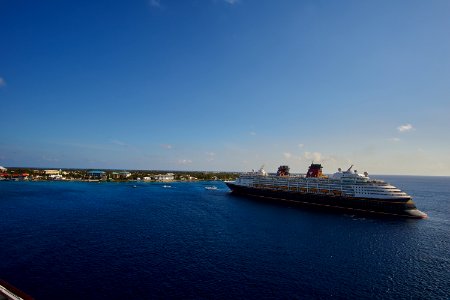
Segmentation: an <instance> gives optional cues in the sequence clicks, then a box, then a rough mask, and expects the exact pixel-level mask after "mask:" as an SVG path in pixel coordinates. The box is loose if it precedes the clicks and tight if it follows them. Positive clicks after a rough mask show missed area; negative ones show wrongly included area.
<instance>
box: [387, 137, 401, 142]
mask: <svg viewBox="0 0 450 300" xmlns="http://www.w3.org/2000/svg"><path fill="white" fill-rule="evenodd" d="M389 141H391V142H396V143H397V142H400V141H401V140H400V139H399V138H396V137H395V138H390V139H389Z"/></svg>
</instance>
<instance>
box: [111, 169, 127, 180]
mask: <svg viewBox="0 0 450 300" xmlns="http://www.w3.org/2000/svg"><path fill="white" fill-rule="evenodd" d="M130 176H131V173H130V172H128V171H122V172H112V173H111V176H110V177H111V178H112V179H127V178H128V177H130Z"/></svg>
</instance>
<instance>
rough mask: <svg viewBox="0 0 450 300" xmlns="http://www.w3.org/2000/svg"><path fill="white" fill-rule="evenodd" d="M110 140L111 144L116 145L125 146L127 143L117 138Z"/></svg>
mask: <svg viewBox="0 0 450 300" xmlns="http://www.w3.org/2000/svg"><path fill="white" fill-rule="evenodd" d="M110 142H111V144H114V145H118V146H127V144H125V143H124V142H122V141H119V140H110Z"/></svg>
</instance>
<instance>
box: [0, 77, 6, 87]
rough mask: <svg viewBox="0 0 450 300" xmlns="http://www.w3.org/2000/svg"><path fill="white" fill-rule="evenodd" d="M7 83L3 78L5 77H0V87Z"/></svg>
mask: <svg viewBox="0 0 450 300" xmlns="http://www.w3.org/2000/svg"><path fill="white" fill-rule="evenodd" d="M5 85H6V81H5V79H3V77H0V88H1V87H4V86H5Z"/></svg>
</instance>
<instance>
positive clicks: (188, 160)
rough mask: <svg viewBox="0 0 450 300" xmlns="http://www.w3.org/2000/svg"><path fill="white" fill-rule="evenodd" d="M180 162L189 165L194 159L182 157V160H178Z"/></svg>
mask: <svg viewBox="0 0 450 300" xmlns="http://www.w3.org/2000/svg"><path fill="white" fill-rule="evenodd" d="M178 164H180V165H189V164H192V160H190V159H180V160H178Z"/></svg>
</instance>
